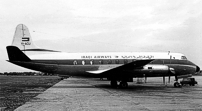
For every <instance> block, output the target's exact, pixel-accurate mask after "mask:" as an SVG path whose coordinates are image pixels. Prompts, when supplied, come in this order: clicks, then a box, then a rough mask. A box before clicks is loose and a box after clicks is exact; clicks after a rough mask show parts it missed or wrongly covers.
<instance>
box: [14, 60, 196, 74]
mask: <svg viewBox="0 0 202 111" xmlns="http://www.w3.org/2000/svg"><path fill="white" fill-rule="evenodd" d="M132 61H134V60H132V59H127V60H123V59H120V60H118V59H116V60H32V61H29V62H22V61H10V62H12V63H14V64H17V65H19V66H22V67H25V68H29V69H32V70H36V71H41V72H47V73H55V74H60V75H70V76H84V77H109V76H116V75H117V76H120V77H121V76H128V77H145V76H146V77H160V76H174V75H187V74H194V73H195V72H196V71H197V70H198V67H197V66H196V65H195V64H193V63H192V62H190V61H188V60H177V59H156V60H153V61H152V62H150V63H149V64H147V65H145V66H143V67H139V68H130V69H124V70H120V71H118V72H114V73H116V74H107V73H106V74H104V75H102V74H91V73H88V71H96V70H104V69H112V68H115V67H118V66H121V65H123V64H127V63H130V62H132Z"/></svg>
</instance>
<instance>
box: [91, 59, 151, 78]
mask: <svg viewBox="0 0 202 111" xmlns="http://www.w3.org/2000/svg"><path fill="white" fill-rule="evenodd" d="M151 61H153V59H147V60H136V61H133V62H130V63H128V64H124V65H120V66H117V67H113V68H108V69H102V70H96V71H87V72H88V73H92V74H100V75H102V76H103V77H105V76H110V75H111V74H113V76H114V73H120V72H124V71H125V72H126V71H127V70H134V69H137V68H141V67H143V66H144V65H146V64H148V63H150V62H151Z"/></svg>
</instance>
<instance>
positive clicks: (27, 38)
mask: <svg viewBox="0 0 202 111" xmlns="http://www.w3.org/2000/svg"><path fill="white" fill-rule="evenodd" d="M29 40H30V38H29V37H22V42H21V45H23V46H24V45H31V42H29Z"/></svg>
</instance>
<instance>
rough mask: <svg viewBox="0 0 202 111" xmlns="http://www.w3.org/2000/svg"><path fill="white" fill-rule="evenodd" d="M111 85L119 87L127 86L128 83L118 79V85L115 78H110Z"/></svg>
mask: <svg viewBox="0 0 202 111" xmlns="http://www.w3.org/2000/svg"><path fill="white" fill-rule="evenodd" d="M111 86H112V87H115V88H117V87H120V88H127V87H128V83H127V82H126V81H120V83H119V85H118V84H117V81H116V80H111Z"/></svg>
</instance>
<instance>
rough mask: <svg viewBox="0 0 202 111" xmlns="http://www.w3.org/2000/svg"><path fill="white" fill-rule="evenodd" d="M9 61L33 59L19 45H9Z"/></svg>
mask: <svg viewBox="0 0 202 111" xmlns="http://www.w3.org/2000/svg"><path fill="white" fill-rule="evenodd" d="M6 48H7V52H8V58H9V61H31V59H30V58H29V57H27V56H26V55H25V54H24V53H23V52H22V51H21V50H20V49H19V48H18V47H16V46H7V47H6Z"/></svg>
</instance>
